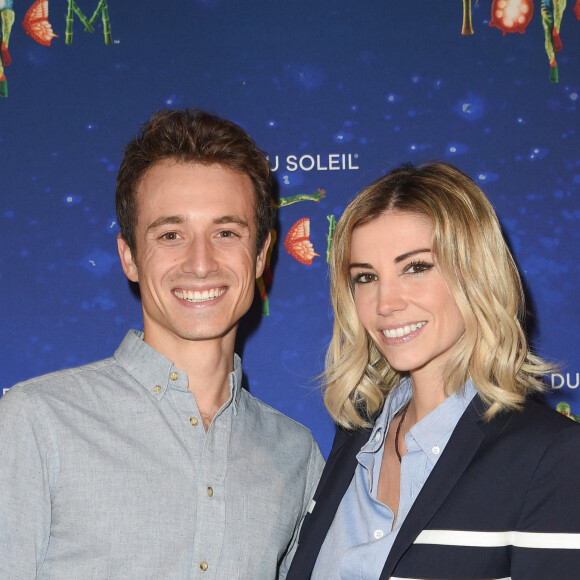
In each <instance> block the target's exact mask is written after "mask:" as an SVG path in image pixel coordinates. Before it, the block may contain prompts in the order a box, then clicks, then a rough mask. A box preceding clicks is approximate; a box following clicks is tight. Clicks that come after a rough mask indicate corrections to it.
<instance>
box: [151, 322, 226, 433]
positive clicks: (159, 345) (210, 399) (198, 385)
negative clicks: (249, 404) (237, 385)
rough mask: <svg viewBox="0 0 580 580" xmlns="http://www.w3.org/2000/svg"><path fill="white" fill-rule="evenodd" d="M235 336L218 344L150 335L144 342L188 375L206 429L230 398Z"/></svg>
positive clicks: (212, 341)
mask: <svg viewBox="0 0 580 580" xmlns="http://www.w3.org/2000/svg"><path fill="white" fill-rule="evenodd" d="M234 339H235V334H234V335H232V336H230V335H228V336H226V337H223V338H221V339H215V340H198V341H195V340H191V341H188V340H183V339H175V337H165V338H161V337H157V336H153V337H151V336H150V335H148V334H147V331H145V335H144V340H145V342H147V343H148V344H150V345H151V346H152V347H153V348H155V349H156V350H157V351H159V352H160V353H161V354H163V355H164V356H166V357H167V358H168V359H169V360H171V361H172V362H173V364H174V365H175V366H176V367H178V368H179V369H181V370H183V371H185V372H186V373H187V378H188V388H189V390H190V391H191V392H192V393H193V394H194V396H195V401H196V403H197V407H198V409H199V412H200V414H201V418H202V420H203V424H204V426H205V429H206V430H207V429H208V428H209V425H210V423H211V421H212V419H213V417H214V416H215V414H216V413H217V412H218V411H219V409H220V408H221V407H222V406H223V404H224V403H225V402H226V401H227V400H228V399H229V397H230V388H229V374H230V373H231V372H232V371H233V368H234Z"/></svg>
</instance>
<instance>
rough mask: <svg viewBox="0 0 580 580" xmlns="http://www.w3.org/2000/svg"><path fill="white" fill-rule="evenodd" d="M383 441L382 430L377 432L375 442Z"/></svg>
mask: <svg viewBox="0 0 580 580" xmlns="http://www.w3.org/2000/svg"><path fill="white" fill-rule="evenodd" d="M380 440H381V432H380V430H379V431H377V434H376V435H375V441H380Z"/></svg>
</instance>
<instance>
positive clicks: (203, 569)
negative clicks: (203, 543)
mask: <svg viewBox="0 0 580 580" xmlns="http://www.w3.org/2000/svg"><path fill="white" fill-rule="evenodd" d="M199 567H200V568H201V569H202V571H203V572H205V571H206V570H207V562H206V561H205V560H204V561H203V562H202V563H201V564H200V565H199Z"/></svg>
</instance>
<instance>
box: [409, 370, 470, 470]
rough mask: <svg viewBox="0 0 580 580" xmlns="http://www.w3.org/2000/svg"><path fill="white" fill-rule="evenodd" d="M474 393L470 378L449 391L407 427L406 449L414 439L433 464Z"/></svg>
mask: <svg viewBox="0 0 580 580" xmlns="http://www.w3.org/2000/svg"><path fill="white" fill-rule="evenodd" d="M476 394H477V389H476V388H475V385H474V384H473V382H472V381H471V379H468V380H467V381H466V382H465V384H464V385H463V386H462V387H461V388H460V389H457V390H456V391H454V392H453V393H451V395H450V396H449V397H447V398H446V399H445V400H444V401H443V402H442V403H441V404H439V405H438V406H437V407H435V409H433V410H432V411H431V412H430V413H429V414H428V415H426V416H425V417H423V418H422V419H421V420H420V421H419V422H418V423H415V425H413V426H412V427H411V429H409V432H408V433H407V435H406V436H405V442H406V443H407V449H409V448H410V447H411V441H412V440H414V442H415V443H416V444H417V445H418V446H419V447H420V448H421V449H422V450H423V452H424V453H425V455H426V457H427V458H428V459H429V461H431V462H432V463H433V464H435V463H436V461H437V456H438V454H440V453H441V452H442V451H443V449H444V448H445V446H446V445H447V442H448V441H449V438H450V437H451V434H452V433H453V430H454V429H455V426H456V425H457V423H458V421H459V419H460V417H461V415H463V413H464V411H465V409H466V408H467V406H468V405H469V403H470V402H471V400H472V399H473V397H474V396H475V395H476ZM435 448H437V454H435V453H433V450H434V449H435Z"/></svg>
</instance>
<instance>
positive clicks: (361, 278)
mask: <svg viewBox="0 0 580 580" xmlns="http://www.w3.org/2000/svg"><path fill="white" fill-rule="evenodd" d="M376 280H377V276H376V274H369V273H368V272H361V273H360V274H356V275H355V276H353V277H352V283H353V284H368V283H369V282H375V281H376Z"/></svg>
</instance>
